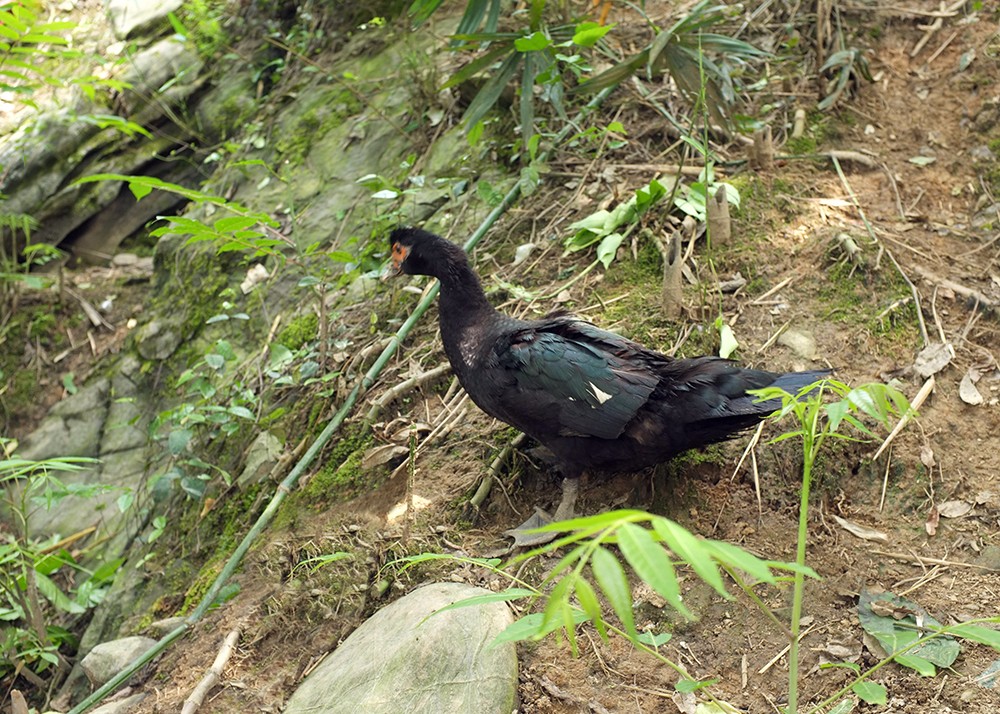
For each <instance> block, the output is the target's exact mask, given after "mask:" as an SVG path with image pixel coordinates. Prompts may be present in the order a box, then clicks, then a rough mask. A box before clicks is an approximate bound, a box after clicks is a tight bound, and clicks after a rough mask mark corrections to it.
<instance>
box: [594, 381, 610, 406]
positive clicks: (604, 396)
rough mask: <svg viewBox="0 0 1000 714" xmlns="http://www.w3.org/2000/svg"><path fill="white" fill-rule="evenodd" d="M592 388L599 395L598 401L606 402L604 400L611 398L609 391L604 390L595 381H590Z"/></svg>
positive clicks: (596, 395) (595, 394)
mask: <svg viewBox="0 0 1000 714" xmlns="http://www.w3.org/2000/svg"><path fill="white" fill-rule="evenodd" d="M590 388H591V389H593V390H594V396H595V397H597V401H598V402H600V403H601V404H604V402H606V401H608V400H609V399H611V395H610V394H608V393H607V392H602V391H601V389H600V387H598V386H597V385H596V384H594V383H593V382H590Z"/></svg>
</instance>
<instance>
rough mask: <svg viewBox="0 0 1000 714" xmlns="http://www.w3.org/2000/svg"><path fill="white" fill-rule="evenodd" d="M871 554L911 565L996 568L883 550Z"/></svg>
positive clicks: (990, 570) (991, 569)
mask: <svg viewBox="0 0 1000 714" xmlns="http://www.w3.org/2000/svg"><path fill="white" fill-rule="evenodd" d="M871 553H872V555H884V556H885V557H886V558H892V559H893V560H899V561H902V562H904V563H911V564H912V565H953V566H955V567H958V568H978V569H979V570H986V571H988V572H996V568H991V567H989V566H987V565H979V564H978V563H960V562H958V561H956V560H941V559H940V558H928V557H926V556H923V555H909V554H907V553H888V552H886V551H884V550H873V551H871Z"/></svg>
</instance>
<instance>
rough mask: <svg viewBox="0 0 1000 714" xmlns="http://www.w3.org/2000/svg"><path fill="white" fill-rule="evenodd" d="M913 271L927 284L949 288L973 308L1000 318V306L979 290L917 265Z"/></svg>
mask: <svg viewBox="0 0 1000 714" xmlns="http://www.w3.org/2000/svg"><path fill="white" fill-rule="evenodd" d="M913 269H914V270H915V271H916V273H917V274H918V275H919V276H920V277H922V278H923V279H924V280H926V281H927V282H929V283H933V284H934V285H939V286H940V287H942V288H947V289H948V290H951V291H952V292H953V293H955V294H956V295H961V296H962V297H964V298H965V299H966V301H968V302H970V303H972V307H973V308H978V309H980V310H984V311H986V312H989V313H990V314H992V315H993V316H995V317H1000V305H997V303H996V302H994V301H993V300H991V299H990V298H988V297H986V296H985V295H983V294H982V293H981V292H979V291H978V290H974V289H972V288H970V287H966V286H965V285H961V284H959V283H956V282H954V281H952V280H948V279H947V278H941V277H938V276H937V275H935V274H934V273H932V272H931V271H929V270H927V269H926V268H921V267H920V266H919V265H915V266H914V267H913Z"/></svg>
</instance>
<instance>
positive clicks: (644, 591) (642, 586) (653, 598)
mask: <svg viewBox="0 0 1000 714" xmlns="http://www.w3.org/2000/svg"><path fill="white" fill-rule="evenodd" d="M632 602H633V603H636V604H639V603H647V604H649V605H652V606H653V607H655V608H657V609H662V608H664V607H666V606H667V601H666V600H665V599H664V598H663V597H662V596H661V595H660V594H659V593H657V592H656V591H655V590H653V588H651V587H650V586H649V585H647V584H646V583H644V582H641V581H640V582H639V584H638V585H636V586H635V587H634V588H632Z"/></svg>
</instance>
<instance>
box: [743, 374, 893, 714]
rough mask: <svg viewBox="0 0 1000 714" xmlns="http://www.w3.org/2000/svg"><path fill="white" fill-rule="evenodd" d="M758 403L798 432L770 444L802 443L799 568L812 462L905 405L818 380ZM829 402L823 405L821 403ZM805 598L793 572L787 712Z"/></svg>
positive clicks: (793, 694)
mask: <svg viewBox="0 0 1000 714" xmlns="http://www.w3.org/2000/svg"><path fill="white" fill-rule="evenodd" d="M750 393H751V394H754V395H756V396H757V397H758V399H759V400H761V401H770V400H774V401H778V402H779V403H780V404H781V408H780V409H778V410H777V411H776V412H775V413H774V414H773V415H772V417H771V418H773V419H780V418H782V417H784V416H788V415H791V416H793V417H794V418H795V421H796V422H797V424H798V428H795V429H790V430H788V431H785V432H784V433H782V434H781V435H779V436H778V437H776V438H775V439H773V440H772V443H777V442H780V441H785V440H787V439H793V438H798V439H801V441H802V488H801V491H800V500H799V527H798V539H797V540H798V542H797V547H796V558H795V562H796V565H798V566H800V567H804V566H805V562H806V548H807V545H808V537H809V536H808V523H809V490H810V487H811V485H812V475H813V465H814V463H815V462H816V457H817V456H818V455H819V452H820V450H821V449H822V448H823V445H824V444H825V443H826V441H827V440H828V439H831V438H832V439H846V440H852V441H853V440H857V438H858V437H856V436H848V435H847V434H845V433H844V431H845V430H846V429H847V428H848V427H849V428H850V429H851V430H853V431H854V432H856V433H857V434H860V436H861V438H864V437H868V436H871V435H872V432H871V431H870V430H869V428H868V427H867V426H865V424H864V423H862V421H861V419H863V418H865V417H868V418H871V419H873V420H874V421H875V422H876V423H878V424H880V425H882V426H884V427H889V426H890V423H891V419H892V417H893V416H894V415H895V416H898V417H902V416H903V415H904V414H909V413H910V411H911V409H910V405H909V402H907V400H906V397H904V396H903V395H902V394H901V393H900V392H899V391H898V390H896V389H893V388H892V387H889V386H887V385H885V384H878V383H872V384H865V385H862V386H860V387H853V388H852V387H851V386H849V385H847V384H844V383H843V382H840V381H838V380H835V379H822V380H820V381H818V382H816V383H815V384H812V385H808V386H805V387H803V388H802V389H800V390H799V391H798V392H797V393H796V394H790V393H788V392H786V391H785V390H784V389H781V388H779V387H767V388H765V389H757V390H752V391H751V392H750ZM828 396H832V397H834V401H829V402H828V401H827V397H828ZM804 596H805V581H804V578H803V577H802V575H801V573H800V572H798V571H796V573H795V578H794V587H793V592H792V614H791V619H790V626H789V630H790V635H789V637H790V643H789V653H788V662H789V666H788V703H789V705H788V711H789V712H795V711H797V709H796V707H797V705H798V684H799V631H800V628H801V617H802V604H803V599H804Z"/></svg>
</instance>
